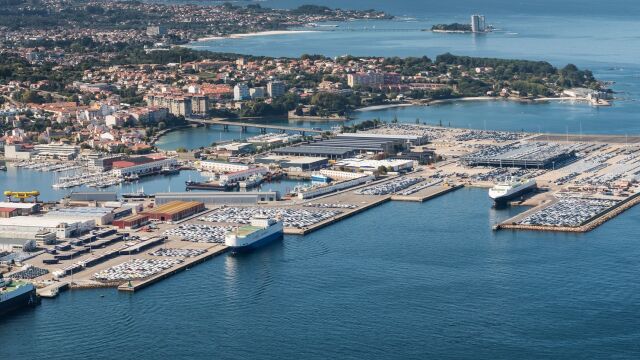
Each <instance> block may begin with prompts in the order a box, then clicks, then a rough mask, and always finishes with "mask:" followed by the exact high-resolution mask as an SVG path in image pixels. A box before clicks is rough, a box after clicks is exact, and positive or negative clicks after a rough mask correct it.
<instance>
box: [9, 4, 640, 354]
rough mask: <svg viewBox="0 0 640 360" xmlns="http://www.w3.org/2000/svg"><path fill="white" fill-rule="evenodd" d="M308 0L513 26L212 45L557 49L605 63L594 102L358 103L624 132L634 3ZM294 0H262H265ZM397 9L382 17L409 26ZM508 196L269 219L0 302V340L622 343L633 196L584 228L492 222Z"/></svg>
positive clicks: (72, 348)
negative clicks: (5, 308)
mask: <svg viewBox="0 0 640 360" xmlns="http://www.w3.org/2000/svg"><path fill="white" fill-rule="evenodd" d="M314 2H315V3H326V4H328V5H331V6H341V7H347V6H348V7H360V8H370V7H375V8H381V9H383V10H387V11H389V12H390V13H392V14H394V15H405V16H410V17H414V18H416V19H417V20H416V21H418V22H424V24H425V25H426V24H428V23H433V22H450V21H462V20H464V19H466V17H467V16H468V14H470V13H472V12H482V13H484V14H485V15H487V16H488V17H489V22H491V23H494V24H497V25H500V27H501V28H503V29H505V31H508V32H514V33H517V35H509V34H507V33H495V34H490V35H489V36H487V37H485V38H481V39H474V38H468V37H466V38H465V37H456V35H454V36H448V35H444V36H446V37H445V38H442V39H441V38H437V37H433V36H432V34H428V33H424V32H420V33H418V30H415V31H414V32H400V31H392V30H389V31H386V32H385V31H373V30H371V31H369V30H366V31H365V30H356V31H349V32H347V31H344V32H341V33H338V32H336V33H329V34H324V33H323V34H296V35H284V36H276V37H262V38H251V39H244V40H237V41H233V42H228V43H225V45H224V46H219V45H215V46H216V47H219V49H220V50H224V51H237V52H242V53H256V54H258V53H266V51H267V50H268V51H270V52H271V53H270V55H276V56H285V55H287V56H290V55H297V54H299V53H303V52H316V53H317V52H320V53H325V54H328V55H340V54H343V53H347V52H351V51H355V50H358V49H362V50H366V52H365V51H362V53H361V52H360V51H357V53H359V54H361V55H399V56H404V55H415V54H426V55H429V56H435V55H436V54H438V53H441V52H444V51H451V52H453V53H461V54H469V55H474V54H477V55H482V56H501V57H522V58H534V59H541V60H548V61H551V62H552V63H554V64H555V65H563V64H564V63H566V62H574V63H576V64H577V65H579V66H582V67H590V68H592V69H594V70H595V71H596V74H597V75H598V76H599V77H601V78H603V79H609V80H615V81H616V84H615V86H614V89H615V90H616V91H618V92H619V94H618V95H619V96H620V97H621V98H622V100H620V101H616V104H615V106H613V107H611V108H607V109H604V108H603V109H595V108H591V107H588V106H584V105H570V104H540V105H520V104H515V103H506V102H483V103H465V104H460V103H455V104H449V105H441V106H432V107H428V108H427V107H421V108H401V109H388V110H383V111H375V112H369V113H363V114H362V115H360V117H362V118H373V117H381V118H383V119H387V120H391V119H392V118H393V116H396V115H397V116H398V117H399V119H400V120H402V121H407V122H414V121H415V119H416V118H417V117H419V118H420V119H421V121H425V122H427V123H431V124H435V123H437V122H438V121H439V120H442V122H443V124H445V125H446V124H448V122H451V125H452V126H465V127H466V126H469V125H470V126H472V127H476V128H485V127H486V128H497V129H509V130H519V129H521V128H524V129H525V130H530V131H553V132H565V131H567V130H568V131H570V132H574V133H575V132H578V131H580V129H581V130H582V131H583V132H585V133H587V132H592V133H618V134H621V133H629V135H631V134H637V133H638V132H639V131H638V130H639V127H638V125H637V121H638V118H637V113H638V111H637V110H638V105H637V99H638V98H639V96H638V95H639V94H640V83H639V80H638V78H639V75H640V68H639V67H638V66H637V65H636V64H637V59H638V56H637V55H638V52H639V51H640V46H639V45H640V44H639V43H638V41H639V39H640V32H639V31H638V26H639V23H638V22H637V21H636V19H635V16H636V15H637V14H638V12H639V10H640V4H638V3H637V2H632V1H611V2H603V1H576V0H567V1H550V0H543V1H535V2H524V1H511V2H504V1H498V0H486V1H482V2H477V1H462V0H452V1H447V2H436V1H424V2H422V1H421V2H417V1H409V0H397V1H393V2H390V1H383V0H373V1H358V0H354V1H350V2H348V3H344V2H339V1H337V0H316V1H314ZM302 3H306V1H304V2H303V1H293V0H273V1H266V2H261V4H264V5H272V6H278V7H284V6H293V5H299V4H302ZM411 21H413V20H407V21H406V24H405V23H401V24H392V25H393V26H400V25H403V26H407V27H408V26H415V28H416V29H419V28H420V27H422V26H423V24H422V23H418V24H417V25H412V23H411ZM376 26H386V25H376ZM389 26H391V25H389ZM321 35H322V36H329V38H327V39H326V41H325V40H323V38H322V37H321ZM418 35H420V36H424V37H426V38H425V39H422V38H419V37H418ZM316 36H317V37H316ZM509 36H513V37H515V39H511V38H510V37H509ZM403 39H405V41H406V42H403ZM311 50H314V51H311ZM308 126H314V127H315V126H318V125H317V124H313V125H311V123H308ZM325 126H328V125H325ZM567 128H568V129H567ZM174 134H176V135H174ZM171 136H174V137H173V138H169V137H168V138H167V139H168V140H166V141H167V143H170V142H173V143H174V144H180V143H183V144H184V143H185V142H186V141H189V143H191V142H193V141H196V139H197V137H198V136H202V135H201V134H200V133H199V132H197V131H196V132H194V133H188V135H185V136H187V138H188V140H181V139H180V137H181V135H180V134H179V133H173V134H172V135H171ZM229 136H236V135H235V134H231V135H229ZM219 137H220V135H219V134H218V133H216V132H215V131H212V132H211V133H210V134H208V135H206V136H202V137H201V140H200V141H203V142H205V141H206V142H207V143H206V144H209V143H211V142H212V141H216V140H218V139H219ZM187 138H185V139H187ZM167 146H169V145H167ZM0 176H1V174H0ZM10 179H11V177H5V178H0V182H1V183H2V184H3V185H4V184H5V183H6V181H14V180H10ZM180 181H182V179H181V180H180ZM21 183H23V182H19V183H18V184H21ZM158 186H159V187H160V188H164V187H165V186H164V185H162V184H159V185H158ZM172 189H173V187H172ZM145 190H146V185H145ZM521 210H522V209H521V208H510V209H504V210H495V209H492V208H491V203H490V201H489V199H488V198H487V195H486V191H485V190H480V189H461V190H458V191H456V192H453V193H450V194H447V195H445V196H442V197H439V198H437V199H433V200H430V201H428V202H426V203H423V204H414V203H399V202H391V203H386V204H384V205H382V206H379V207H377V208H374V209H372V210H369V211H367V212H364V213H362V214H359V215H357V216H354V217H351V218H349V219H347V220H344V221H342V222H339V223H337V224H335V225H332V226H330V227H327V228H324V229H322V230H319V231H317V232H315V233H312V234H310V235H308V236H305V237H297V236H285V238H284V240H283V241H282V242H277V243H274V244H272V245H271V246H269V247H267V248H265V249H262V250H261V251H258V252H255V253H252V254H248V255H246V256H239V257H232V256H221V257H218V258H215V259H213V260H211V261H208V262H206V263H203V264H200V265H198V266H195V267H193V268H192V269H191V270H190V271H188V272H182V273H180V274H177V275H175V276H173V277H171V278H169V279H167V280H164V281H162V282H161V283H158V284H156V285H154V286H152V287H149V288H147V289H145V290H143V291H141V292H139V293H136V294H122V293H118V292H117V291H116V290H113V289H100V290H87V291H72V292H67V293H63V294H62V295H61V296H60V297H59V298H58V299H55V300H52V301H44V302H43V304H42V306H40V307H39V308H37V309H35V310H25V311H20V312H18V313H15V314H12V315H9V316H4V317H3V318H0V356H2V358H8V359H33V358H38V357H43V356H46V357H47V358H50V359H82V358H99V359H130V358H137V359H157V358H189V359H211V358H216V359H237V358H251V359H290V358H303V359H325V358H339V359H377V358H382V359H425V358H438V359H443V358H444V359H447V358H448V359H460V358H474V359H514V358H518V359H540V358H580V359H582V358H593V359H601V358H620V359H635V358H638V357H639V356H640V345H639V344H640V321H639V320H638V316H637V315H638V313H639V312H640V286H639V283H638V281H637V274H638V271H639V270H640V260H638V259H640V246H638V235H637V234H638V233H640V208H638V207H635V208H632V209H631V210H629V211H627V212H625V213H624V214H622V215H621V216H618V217H616V218H615V219H613V220H611V221H609V222H607V223H605V224H604V225H603V226H601V227H599V228H597V229H595V230H594V231H592V232H589V233H586V234H556V233H540V232H512V231H500V232H494V231H492V230H491V225H493V224H495V223H497V222H499V221H500V220H501V219H504V218H507V217H510V216H513V215H514V214H515V213H516V212H518V211H521ZM101 296H104V297H101Z"/></svg>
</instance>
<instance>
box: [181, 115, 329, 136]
mask: <svg viewBox="0 0 640 360" xmlns="http://www.w3.org/2000/svg"><path fill="white" fill-rule="evenodd" d="M186 120H187V121H190V122H193V123H200V124H205V125H220V126H222V127H223V128H224V129H225V130H228V129H229V126H238V127H240V128H241V129H242V131H243V132H244V131H247V129H248V128H254V129H260V132H261V133H263V134H265V133H266V132H267V130H268V129H271V130H278V131H280V132H297V133H299V134H300V135H303V136H304V135H306V134H307V133H313V134H321V133H323V132H325V131H326V130H316V129H309V128H303V127H295V126H282V125H271V124H257V123H251V122H240V121H226V120H211V119H194V118H187V119H186Z"/></svg>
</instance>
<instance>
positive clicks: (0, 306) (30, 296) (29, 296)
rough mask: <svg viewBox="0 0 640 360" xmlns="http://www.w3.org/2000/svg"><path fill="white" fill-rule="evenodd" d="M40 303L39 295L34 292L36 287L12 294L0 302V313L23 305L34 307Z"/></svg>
mask: <svg viewBox="0 0 640 360" xmlns="http://www.w3.org/2000/svg"><path fill="white" fill-rule="evenodd" d="M38 304H40V297H38V295H37V294H36V289H35V288H33V289H32V290H30V291H28V292H25V293H23V294H20V295H17V296H14V297H12V298H10V299H7V300H4V301H2V302H0V315H3V314H6V313H9V312H11V311H15V310H18V309H20V308H23V307H35V306H36V305H38Z"/></svg>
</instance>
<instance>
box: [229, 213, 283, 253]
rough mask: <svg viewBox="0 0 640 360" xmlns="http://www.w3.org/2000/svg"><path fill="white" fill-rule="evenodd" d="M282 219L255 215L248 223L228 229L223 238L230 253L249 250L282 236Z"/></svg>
mask: <svg viewBox="0 0 640 360" xmlns="http://www.w3.org/2000/svg"><path fill="white" fill-rule="evenodd" d="M283 228H284V227H283V222H282V220H276V219H271V218H269V217H267V216H263V215H257V216H255V217H254V218H253V219H251V223H250V225H245V226H240V227H237V228H235V229H233V230H231V231H229V232H228V233H227V234H226V236H225V239H224V243H225V245H227V246H228V247H229V248H231V252H232V253H239V252H246V251H251V250H254V249H256V248H259V247H260V246H264V245H266V244H268V243H270V242H272V241H275V240H278V239H281V238H282V236H283Z"/></svg>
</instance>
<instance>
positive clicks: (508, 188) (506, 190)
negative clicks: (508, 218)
mask: <svg viewBox="0 0 640 360" xmlns="http://www.w3.org/2000/svg"><path fill="white" fill-rule="evenodd" d="M536 188H537V183H536V180H535V179H529V180H519V179H514V178H511V179H509V180H507V181H505V182H502V183H498V184H496V185H495V186H494V187H492V188H491V189H490V190H489V197H490V198H491V199H493V201H494V202H495V203H496V204H504V203H506V202H507V201H509V200H512V199H515V198H517V197H519V196H521V195H524V194H526V193H528V192H530V191H533V190H535V189H536Z"/></svg>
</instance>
